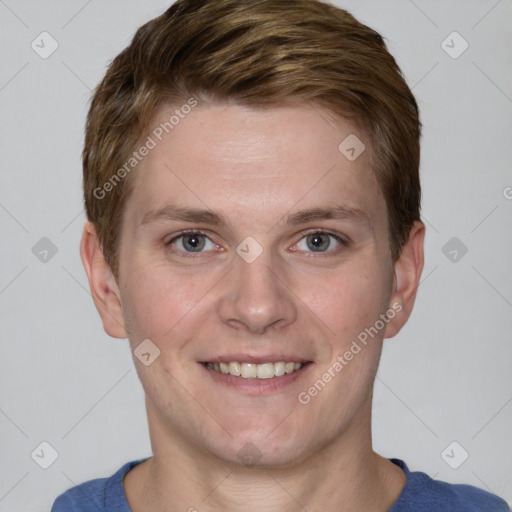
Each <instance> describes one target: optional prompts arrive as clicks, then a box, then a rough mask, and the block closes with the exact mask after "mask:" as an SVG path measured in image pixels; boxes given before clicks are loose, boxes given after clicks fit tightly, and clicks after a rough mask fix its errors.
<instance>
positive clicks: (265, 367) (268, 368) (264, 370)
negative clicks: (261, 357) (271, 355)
mask: <svg viewBox="0 0 512 512" xmlns="http://www.w3.org/2000/svg"><path fill="white" fill-rule="evenodd" d="M256 375H257V376H258V379H271V378H272V377H273V376H274V364H273V363H264V364H259V365H258V368H257V372H256Z"/></svg>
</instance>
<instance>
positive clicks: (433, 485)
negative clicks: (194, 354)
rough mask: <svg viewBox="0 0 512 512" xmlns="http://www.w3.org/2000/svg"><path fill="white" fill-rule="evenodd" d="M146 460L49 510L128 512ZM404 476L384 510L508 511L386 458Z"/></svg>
mask: <svg viewBox="0 0 512 512" xmlns="http://www.w3.org/2000/svg"><path fill="white" fill-rule="evenodd" d="M145 460H147V459H141V460H136V461H132V462H128V463H127V464H125V465H124V466H123V467H122V468H120V469H119V470H118V471H117V472H116V473H115V474H114V475H113V476H111V477H110V478H98V479H96V480H90V481H89V482H85V483H83V484H80V485H77V486H76V487H72V488H71V489H69V490H68V491H66V492H65V493H64V494H61V495H60V496H59V497H58V498H57V499H56V500H55V503H54V504H53V507H52V510H51V512H132V510H131V508H130V505H128V501H127V500H126V494H125V492H124V487H123V477H124V475H125V474H126V473H127V472H128V471H129V470H130V469H131V468H133V467H134V466H136V465H137V464H140V463H141V462H143V461H145ZM389 460H390V461H391V462H393V463H394V464H396V465H397V466H399V467H401V468H402V469H403V470H404V472H405V474H406V476H407V481H406V483H405V486H404V488H403V489H402V492H401V493H400V495H399V496H398V498H397V499H396V501H395V503H394V504H393V505H392V507H391V508H390V509H389V510H388V512H510V509H509V507H508V505H507V504H506V502H505V501H504V500H502V499H501V498H499V497H498V496H495V495H494V494H491V493H489V492H487V491H484V490H482V489H478V488H477V487H473V486H472V485H464V484H449V483H447V482H440V481H437V480H432V478H430V477H429V476H428V475H426V474H425V473H421V472H420V471H413V472H411V471H409V468H408V467H407V466H406V464H405V463H404V462H403V461H401V460H399V459H389Z"/></svg>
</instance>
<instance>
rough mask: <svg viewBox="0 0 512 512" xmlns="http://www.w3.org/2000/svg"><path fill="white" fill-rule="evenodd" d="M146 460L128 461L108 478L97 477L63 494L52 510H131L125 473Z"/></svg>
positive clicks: (58, 511)
mask: <svg viewBox="0 0 512 512" xmlns="http://www.w3.org/2000/svg"><path fill="white" fill-rule="evenodd" d="M144 460H147V459H141V460H135V461H131V462H127V463H126V464H124V465H123V466H122V467H121V468H119V469H118V470H117V471H116V473H114V474H113V475H112V476H111V477H108V478H96V479H94V480H89V481H88V482H84V483H82V484H80V485H76V486H75V487H72V488H70V489H68V490H67V491H66V492H64V493H63V494H61V495H60V496H59V497H58V498H57V499H56V500H55V502H54V503H53V506H52V510H51V512H103V511H105V512H107V511H108V512H114V511H115V512H130V508H129V506H128V502H127V501H126V495H125V493H124V488H123V477H124V475H125V474H126V473H127V472H128V471H129V470H130V469H131V468H133V467H134V466H136V465H137V464H140V463H141V462H143V461H144Z"/></svg>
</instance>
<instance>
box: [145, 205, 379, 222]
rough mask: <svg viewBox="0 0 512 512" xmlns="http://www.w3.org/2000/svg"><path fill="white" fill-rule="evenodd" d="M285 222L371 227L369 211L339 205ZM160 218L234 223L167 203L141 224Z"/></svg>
mask: <svg viewBox="0 0 512 512" xmlns="http://www.w3.org/2000/svg"><path fill="white" fill-rule="evenodd" d="M283 218H284V219H285V220H284V222H281V221H279V222H278V223H276V224H284V225H287V224H289V225H294V226H295V225H297V224H305V223H306V222H310V221H314V220H329V219H333V220H349V221H354V222H357V223H360V224H365V225H366V226H368V227H371V220H370V216H369V215H368V213H367V212H366V211H364V210H362V209H360V208H355V207H348V206H341V205H337V206H334V207H332V208H319V207H318V208H308V209H305V210H300V211H298V212H295V213H293V214H289V215H287V216H285V217H283ZM158 220H178V221H184V222H192V223H198V224H201V223H202V224H210V225H213V226H227V227H231V226H232V224H231V222H229V221H228V220H227V219H226V218H225V217H224V216H223V215H220V214H218V213H215V212H213V211H211V210H206V209H200V208H187V207H181V206H177V205H166V206H164V207H162V208H158V209H156V210H151V211H149V212H147V213H146V214H145V215H144V216H143V218H142V221H141V223H140V224H141V225H143V224H149V223H151V222H155V221H158Z"/></svg>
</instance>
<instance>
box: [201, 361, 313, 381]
mask: <svg viewBox="0 0 512 512" xmlns="http://www.w3.org/2000/svg"><path fill="white" fill-rule="evenodd" d="M203 364H204V365H205V366H206V368H208V369H209V370H213V371H214V372H218V373H221V374H225V375H232V376H234V377H240V378H242V379H260V380H266V379H272V378H274V377H283V376H285V375H289V374H292V373H295V372H298V371H300V370H301V369H302V368H303V367H304V366H305V365H307V364H309V363H308V362H296V361H288V362H286V361H277V362H270V361H269V362H264V363H251V362H240V361H229V362H227V361H221V362H215V363H214V362H206V363H203Z"/></svg>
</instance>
